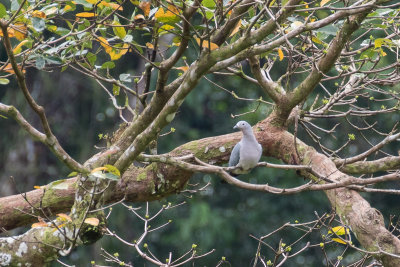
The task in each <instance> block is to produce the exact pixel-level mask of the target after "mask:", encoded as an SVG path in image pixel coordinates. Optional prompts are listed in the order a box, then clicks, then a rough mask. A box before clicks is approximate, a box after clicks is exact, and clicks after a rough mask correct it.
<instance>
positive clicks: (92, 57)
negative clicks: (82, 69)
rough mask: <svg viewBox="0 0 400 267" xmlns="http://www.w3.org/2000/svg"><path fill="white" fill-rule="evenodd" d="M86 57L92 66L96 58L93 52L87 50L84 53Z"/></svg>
mask: <svg viewBox="0 0 400 267" xmlns="http://www.w3.org/2000/svg"><path fill="white" fill-rule="evenodd" d="M86 59H87V60H88V61H89V64H90V65H91V66H94V63H95V62H96V60H97V56H96V55H95V54H93V53H92V52H88V53H87V55H86Z"/></svg>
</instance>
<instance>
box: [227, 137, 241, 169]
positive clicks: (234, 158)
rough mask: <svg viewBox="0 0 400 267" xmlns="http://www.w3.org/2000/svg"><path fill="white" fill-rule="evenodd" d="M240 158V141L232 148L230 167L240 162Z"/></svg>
mask: <svg viewBox="0 0 400 267" xmlns="http://www.w3.org/2000/svg"><path fill="white" fill-rule="evenodd" d="M239 159H240V142H239V143H237V144H236V145H235V147H234V148H233V149H232V153H231V156H230V157H229V163H228V166H229V167H233V166H236V165H237V164H238V163H239Z"/></svg>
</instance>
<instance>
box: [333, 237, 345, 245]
mask: <svg viewBox="0 0 400 267" xmlns="http://www.w3.org/2000/svg"><path fill="white" fill-rule="evenodd" d="M332 241H335V242H337V243H340V244H345V245H346V244H347V243H346V242H345V241H343V240H342V239H340V238H332Z"/></svg>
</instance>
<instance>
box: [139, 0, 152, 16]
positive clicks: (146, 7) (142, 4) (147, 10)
mask: <svg viewBox="0 0 400 267" xmlns="http://www.w3.org/2000/svg"><path fill="white" fill-rule="evenodd" d="M139 8H140V9H141V10H143V13H144V15H145V16H146V17H147V16H149V13H150V2H146V1H142V2H140V4H139Z"/></svg>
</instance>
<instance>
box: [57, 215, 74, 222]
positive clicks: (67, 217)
mask: <svg viewBox="0 0 400 267" xmlns="http://www.w3.org/2000/svg"><path fill="white" fill-rule="evenodd" d="M57 216H58V218H61V219H63V220H64V221H69V222H72V219H71V217H69V216H68V215H67V214H65V213H59V214H57Z"/></svg>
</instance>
